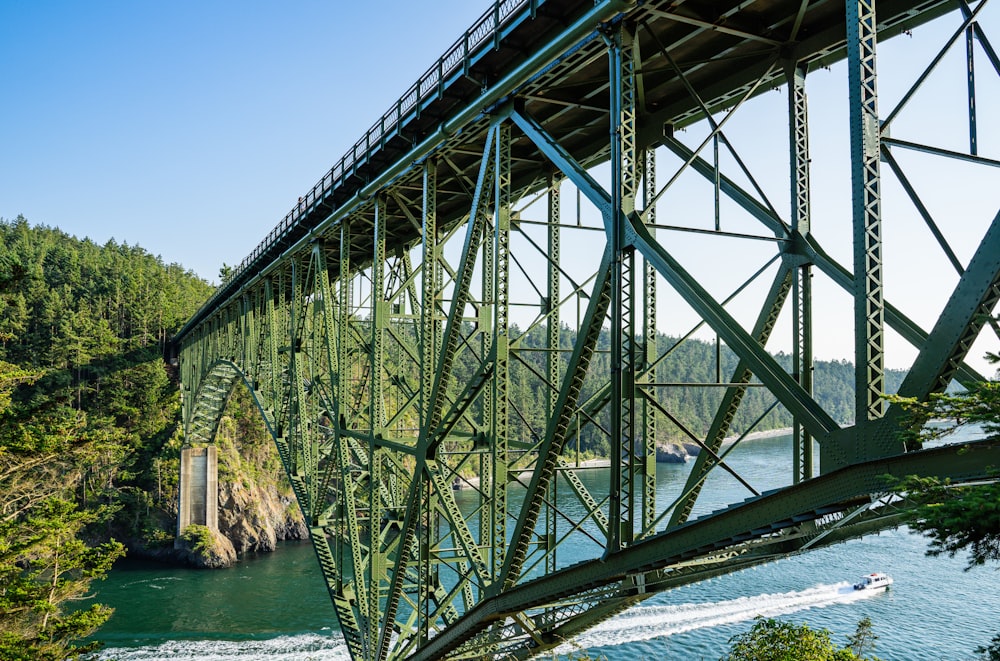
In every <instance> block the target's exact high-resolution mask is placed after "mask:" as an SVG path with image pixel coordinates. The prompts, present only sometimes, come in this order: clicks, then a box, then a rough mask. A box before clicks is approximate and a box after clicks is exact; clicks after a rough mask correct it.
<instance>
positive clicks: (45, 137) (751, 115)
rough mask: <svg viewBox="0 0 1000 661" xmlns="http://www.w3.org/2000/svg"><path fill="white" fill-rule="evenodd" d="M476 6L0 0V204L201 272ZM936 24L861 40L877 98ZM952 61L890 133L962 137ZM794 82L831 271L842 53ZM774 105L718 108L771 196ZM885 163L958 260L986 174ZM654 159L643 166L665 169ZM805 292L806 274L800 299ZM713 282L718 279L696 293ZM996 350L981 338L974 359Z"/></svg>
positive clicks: (989, 135) (939, 283)
mask: <svg viewBox="0 0 1000 661" xmlns="http://www.w3.org/2000/svg"><path fill="white" fill-rule="evenodd" d="M489 4H490V3H489V2H483V1H478V0H477V1H471V0H437V1H436V2H415V1H413V0H410V1H402V0H369V1H367V2H364V3H360V2H329V1H320V0H295V1H292V2H283V3H276V2H262V1H260V0H243V1H240V2H237V1H235V0H200V1H194V0H177V1H174V2H169V3H168V2H153V1H146V2H134V1H126V0H101V1H99V2H70V1H68V0H34V1H28V0H0V98H2V102H0V217H3V218H6V219H11V218H14V217H16V216H17V215H18V214H23V215H24V216H25V217H26V218H27V219H28V220H29V221H30V222H31V223H35V224H38V223H44V224H47V225H50V226H58V227H60V228H61V229H63V230H64V231H66V232H68V233H70V234H73V235H76V236H78V237H84V236H86V237H90V238H91V239H92V240H94V241H95V242H97V243H104V242H106V241H107V240H109V239H111V238H114V239H115V240H116V241H118V242H127V243H129V244H139V245H141V246H142V247H144V248H145V249H146V250H148V251H149V252H151V253H153V254H157V255H160V256H161V257H162V258H163V260H164V261H166V262H177V263H180V264H182V265H184V266H185V267H187V268H190V269H192V270H194V271H195V272H196V273H198V274H199V275H201V276H202V277H204V278H206V279H208V280H210V281H213V280H216V279H217V274H218V271H219V267H220V266H221V265H222V264H223V263H228V264H236V263H239V262H240V261H241V260H242V259H243V257H244V256H245V255H246V254H247V253H249V252H250V251H251V250H252V249H253V248H254V247H255V246H256V245H257V244H258V243H259V241H260V240H261V239H262V238H263V237H264V236H265V235H266V234H267V232H268V231H269V230H270V229H271V228H272V227H273V226H274V225H275V224H276V223H277V222H278V221H279V220H280V219H281V218H282V217H283V216H284V215H285V213H286V212H287V211H288V210H289V209H290V208H291V207H292V205H293V204H294V203H295V201H296V200H297V199H298V196H300V195H302V194H304V193H305V192H306V191H308V190H309V188H311V187H312V185H313V184H314V183H315V182H316V181H317V180H318V179H319V178H320V177H321V176H322V175H323V173H325V172H326V171H327V170H328V169H329V168H330V166H331V165H332V164H333V163H334V162H335V161H336V160H337V159H339V158H340V156H341V155H342V154H344V153H345V152H346V151H347V149H348V148H349V147H350V146H351V145H353V143H354V142H355V141H356V140H357V139H358V138H359V137H360V136H361V135H362V134H363V132H364V131H365V130H367V129H368V127H369V126H371V125H372V124H373V123H374V122H375V120H376V119H377V118H378V117H379V116H380V115H381V114H382V113H383V112H384V111H385V110H386V109H387V108H388V107H389V106H390V105H391V104H392V103H393V102H395V100H396V99H397V98H398V97H399V96H400V95H401V94H402V93H403V92H404V91H405V90H406V89H407V88H408V87H409V86H410V85H411V84H412V83H413V82H414V81H415V80H416V79H417V78H418V77H419V76H420V75H421V74H422V73H423V72H424V71H425V70H426V69H427V68H428V67H429V66H430V65H431V63H432V62H434V61H435V60H436V59H437V57H439V56H440V55H441V54H442V53H443V52H444V51H445V50H446V49H447V47H448V46H450V45H451V43H452V42H453V41H454V40H455V39H457V38H458V36H459V35H460V34H461V33H462V32H463V31H464V30H465V29H467V28H468V27H469V26H470V25H471V24H472V23H473V22H474V21H475V19H476V18H478V17H479V15H481V14H482V13H483V11H484V10H485V8H486V7H487V6H488V5H489ZM996 16H997V8H996V7H989V8H987V9H986V10H985V11H984V13H983V15H982V23H983V26H984V27H985V28H986V31H987V33H988V34H990V35H991V36H992V37H993V39H994V41H995V42H997V43H998V44H1000V21H998V20H997V18H996ZM956 26H957V17H956V15H954V14H953V15H952V16H950V17H948V18H945V19H943V20H941V21H938V22H937V23H935V24H933V25H929V26H924V27H921V28H919V29H918V30H916V31H915V32H914V35H913V36H912V37H901V38H898V39H894V40H892V41H889V42H885V43H880V44H879V55H880V62H879V67H880V80H879V95H880V97H879V103H880V107H881V108H882V111H883V115H884V114H885V113H887V112H888V109H889V108H891V107H892V106H893V104H894V103H895V102H896V100H898V99H899V98H900V96H901V95H902V94H903V93H904V91H905V89H906V87H907V86H908V85H909V84H910V83H911V82H912V81H913V80H914V79H915V78H916V76H917V75H918V74H919V73H920V69H921V68H922V66H923V65H924V64H925V63H926V62H927V61H929V59H930V58H931V57H932V56H933V53H934V52H935V50H936V49H937V48H939V47H940V46H941V45H942V44H943V42H944V40H945V39H946V38H947V37H948V35H949V34H951V32H952V31H954V30H955V28H956ZM963 57H964V48H959V49H958V50H957V51H955V52H953V53H952V54H951V55H949V56H948V57H947V58H945V60H944V61H943V62H942V64H941V66H940V67H939V72H937V73H935V75H934V76H933V77H932V81H931V84H929V85H928V88H927V89H926V90H924V91H923V92H921V93H919V94H918V95H917V96H916V97H914V100H913V102H911V104H910V105H909V106H908V107H907V109H906V110H905V111H904V112H903V113H901V114H900V116H899V119H898V120H897V122H896V123H895V124H894V126H893V136H894V137H899V138H903V139H913V140H916V141H925V142H930V143H933V144H936V145H939V146H943V147H948V148H952V149H964V148H966V145H965V143H966V141H967V137H966V136H967V130H968V129H967V125H966V123H965V120H964V116H963V113H964V112H965V98H964V94H965V93H964V78H963V67H964V64H963ZM977 77H978V80H979V82H980V84H981V91H980V94H981V96H980V98H979V108H980V114H981V117H982V118H983V119H982V124H981V126H980V139H981V150H982V151H981V153H983V154H984V155H991V156H992V157H993V158H997V157H998V154H1000V150H998V149H997V147H998V145H1000V135H998V133H997V129H998V126H997V123H996V122H995V121H993V122H990V121H989V118H990V117H995V116H996V115H997V110H996V109H997V100H998V99H1000V82H998V81H1000V78H998V76H996V75H995V73H994V72H993V71H992V70H991V69H990V67H989V65H988V63H987V62H986V59H985V58H983V57H982V56H981V55H980V57H979V59H978V60H977ZM808 84H809V94H810V118H811V135H810V141H811V147H812V150H813V154H812V155H813V202H814V204H813V215H814V218H813V228H814V233H815V234H816V235H817V236H818V237H819V238H820V239H821V241H823V243H824V245H825V246H826V248H827V249H828V250H829V251H830V252H831V253H833V254H834V255H835V256H836V257H837V258H838V259H840V260H841V262H842V263H844V264H846V265H848V266H850V264H851V255H850V244H849V242H845V241H844V238H845V237H846V238H847V239H849V238H850V205H849V200H850V187H849V177H848V176H847V175H849V170H848V169H847V162H848V161H847V158H848V149H847V124H846V116H847V115H846V102H847V101H846V99H847V95H846V76H845V72H844V66H843V65H835V66H833V67H832V68H831V69H830V70H820V71H815V72H812V73H811V74H810V76H809V80H808ZM784 113H785V99H784V92H783V91H780V90H779V91H776V92H774V93H770V92H769V93H766V94H764V95H762V96H761V97H760V98H759V99H755V100H753V102H751V103H749V104H748V106H747V108H746V109H744V110H741V111H740V113H739V114H737V115H736V116H735V117H734V118H733V120H732V122H730V124H728V125H727V135H728V136H729V137H730V139H731V141H732V142H733V143H734V144H735V145H736V146H737V148H738V149H739V150H740V154H741V156H742V157H743V158H744V159H745V160H747V161H748V162H749V163H750V166H751V168H752V169H753V170H754V171H755V174H756V175H757V176H759V177H761V181H762V185H764V186H765V188H767V190H768V194H769V195H770V196H771V199H772V200H773V201H774V203H775V205H776V207H777V208H778V209H779V210H781V211H782V212H783V213H787V211H786V210H787V208H788V193H787V176H788V169H787V168H788V165H787V147H786V145H787V128H786V126H785V124H784V119H783V117H784ZM705 131H706V129H705V127H704V126H701V127H698V126H695V127H691V128H690V129H688V131H686V132H685V133H684V134H682V139H684V140H685V141H687V142H689V143H691V144H697V143H698V142H700V140H701V138H702V137H703V136H704V134H705ZM899 158H900V160H901V161H902V162H904V167H905V168H906V169H907V172H908V176H910V177H912V178H913V180H914V182H915V183H916V184H917V185H918V187H921V190H922V191H923V194H925V195H926V197H925V201H926V202H927V204H928V206H929V207H931V208H932V211H933V212H934V213H935V217H936V220H937V221H938V222H939V223H940V224H942V226H943V227H945V228H946V229H947V230H949V233H950V234H952V235H957V236H955V238H954V241H955V248H956V251H957V252H958V253H959V256H960V258H961V259H962V260H963V261H965V260H967V259H968V258H969V257H970V256H971V251H972V250H973V249H974V247H975V245H976V244H977V243H978V240H979V237H981V235H982V231H983V230H984V229H985V226H986V224H987V223H988V222H989V220H990V219H991V218H992V217H993V215H994V214H995V213H996V212H997V208H998V204H997V198H996V195H995V193H994V191H996V190H998V189H1000V176H998V174H1000V173H998V170H997V169H995V168H994V169H987V171H984V170H983V169H982V168H978V169H976V168H971V167H970V166H965V165H960V164H955V163H954V162H950V163H949V162H942V161H941V160H934V159H931V158H930V157H926V156H923V155H919V154H904V155H901V156H900V157H899ZM663 163H664V165H662V166H661V171H662V172H664V173H665V172H667V171H668V170H670V172H672V171H673V170H672V168H673V167H675V166H673V165H669V166H668V165H667V163H668V161H663ZM886 170H887V168H885V167H884V166H883V174H884V175H885V173H886ZM696 189H697V190H700V191H701V192H700V200H697V201H693V200H684V199H681V200H676V199H673V200H672V199H671V196H672V195H673V193H671V194H669V195H668V196H665V198H664V199H665V200H670V202H669V205H668V207H667V208H668V209H671V210H673V211H671V212H670V213H671V214H672V215H676V214H677V211H676V210H684V212H685V213H687V214H688V215H691V216H692V217H694V216H697V217H699V218H701V219H702V220H703V219H704V218H702V217H707V216H710V215H711V212H710V210H707V209H706V206H705V205H706V204H708V206H709V207H710V206H711V194H710V193H709V194H708V195H706V194H705V189H704V182H703V181H700V180H698V178H697V177H693V178H692V181H691V183H690V185H688V184H687V183H685V186H683V187H681V190H682V193H683V191H687V190H692V191H694V190H696ZM883 195H884V199H885V211H884V214H883V218H884V233H885V236H886V241H887V246H886V251H885V252H886V257H885V259H886V296H887V299H889V300H891V301H893V303H894V304H896V305H898V306H899V307H902V308H903V309H904V311H906V312H907V313H908V314H910V315H911V316H912V317H913V318H914V319H916V320H917V321H918V322H919V323H921V324H923V325H924V326H925V327H926V328H929V327H930V325H931V324H932V323H933V320H934V319H935V318H936V316H937V311H938V310H939V309H940V306H941V305H943V303H944V301H945V300H946V299H947V295H948V293H949V292H950V290H951V287H953V286H954V281H955V277H956V276H955V274H954V272H953V271H952V272H951V273H949V272H948V269H949V267H948V266H947V264H946V263H944V262H943V258H941V257H940V256H939V254H938V253H939V251H938V250H937V248H936V246H934V245H933V243H932V242H931V240H930V238H929V233H928V232H927V231H926V228H923V227H921V223H920V221H919V218H917V217H916V214H915V213H914V211H913V209H912V205H910V204H909V202H908V201H906V200H905V199H904V198H903V196H902V194H901V191H900V189H899V186H898V184H896V183H895V182H894V181H892V180H891V178H890V177H885V176H884V186H883ZM699 205H700V207H699ZM729 206H730V207H731V205H729ZM689 209H690V210H691V211H688V210H689ZM726 213H727V218H728V217H729V214H730V211H729V210H727V211H726ZM728 222H729V221H728V219H727V223H728ZM738 222H739V221H736V224H737V226H738ZM728 226H729V227H731V228H734V227H733V225H732V224H730V225H728ZM672 245H673V246H674V250H677V252H678V254H685V253H686V254H690V255H699V254H700V255H704V254H711V253H704V252H698V251H699V250H700V251H704V250H716V247H715V245H718V244H717V242H716V244H715V245H708V246H706V245H705V244H704V243H698V240H697V239H691V246H692V248H691V249H689V250H682V249H681V250H679V249H678V248H677V245H678V244H676V243H674V244H672ZM739 250H743V249H742V248H740V249H739ZM722 255H724V252H720V253H717V254H714V255H712V256H711V258H710V259H704V258H700V259H696V260H694V263H693V264H691V265H690V267H689V268H690V269H691V271H692V272H693V273H695V275H697V276H698V277H702V276H703V277H704V278H705V281H708V280H710V279H712V278H716V277H721V275H723V274H722V273H721V272H722V271H723V270H724V271H726V273H725V274H724V275H729V276H731V277H736V275H739V272H738V271H737V270H736V269H733V268H730V269H721V270H720V269H719V268H717V267H716V264H717V263H719V262H720V261H725V257H724V256H722ZM699 262H700V263H699ZM699 268H702V269H703V272H701V273H699ZM748 268H749V267H748ZM753 268H756V266H754V267H753ZM940 273H943V274H944V277H940V276H939V274H940ZM921 278H924V279H925V280H924V281H922V280H921ZM913 283H917V284H918V285H919V286H916V287H913V286H909V285H912V284H913ZM904 284H905V285H907V286H905V287H904V286H902V285H904ZM897 285H899V286H897ZM823 287H824V285H823V283H822V282H821V281H820V280H819V279H817V292H818V295H819V293H823ZM730 290H731V287H730V284H729V283H727V284H726V285H725V286H722V285H720V286H719V287H718V288H716V289H715V292H713V293H717V296H718V297H719V298H723V297H724V294H722V293H721V292H723V291H730ZM529 293H530V292H529ZM831 297H832V299H831V300H833V301H834V302H833V303H831V304H829V305H828V304H826V302H825V301H826V300H827V299H823V302H822V303H821V304H818V305H817V310H816V315H817V327H818V329H817V336H818V338H817V355H818V357H820V358H850V357H851V356H852V355H853V349H852V348H851V346H850V341H851V337H852V335H851V331H850V316H851V307H850V301H849V299H847V298H846V297H844V296H843V294H841V293H839V292H833V293H831ZM661 298H662V300H663V303H662V304H661V305H663V306H664V307H665V308H666V307H667V306H672V305H673V303H670V302H668V301H670V298H669V296H667V295H666V294H664V295H662V296H661ZM818 300H819V299H818ZM679 309H680V308H676V309H674V308H671V309H669V310H665V313H663V314H661V319H664V320H666V319H673V320H674V321H676V322H677V326H676V327H672V328H665V329H664V330H666V331H667V332H673V333H681V332H685V331H686V330H687V328H688V327H689V325H688V322H689V321H691V320H692V319H693V317H690V316H685V315H684V314H682V313H681V312H679V311H678V310H679ZM747 309H748V310H749V311H750V312H751V313H752V312H754V311H755V309H756V308H755V307H754V305H750V306H748V308H747ZM748 325H749V322H748ZM786 339H787V338H786ZM890 343H891V344H890V351H889V354H888V355H887V364H888V365H890V366H904V365H906V364H908V361H909V360H911V359H912V356H913V355H914V351H913V350H912V349H910V348H909V347H905V346H902V347H901V345H900V343H899V341H898V340H897V339H893V338H892V337H890ZM785 344H787V342H786V343H785ZM995 345H996V342H995V338H993V341H992V344H987V345H982V346H981V347H977V348H975V349H974V350H973V356H976V357H978V356H981V355H982V353H983V351H985V350H986V349H992V350H996V346H995ZM900 347H901V348H900ZM769 348H772V347H769ZM773 348H774V349H785V350H788V347H787V346H784V345H782V344H780V343H779V344H778V345H777V346H775V347H773ZM975 362H978V363H979V364H982V363H981V361H978V360H976V361H975ZM983 369H985V366H983Z"/></svg>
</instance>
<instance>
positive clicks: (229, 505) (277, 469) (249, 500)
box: [216, 388, 309, 555]
mask: <svg viewBox="0 0 1000 661" xmlns="http://www.w3.org/2000/svg"><path fill="white" fill-rule="evenodd" d="M216 445H217V446H218V448H219V532H220V533H221V534H222V536H224V537H225V538H226V539H228V540H229V542H230V543H231V544H232V546H233V548H234V549H235V552H236V554H238V555H243V554H245V553H262V552H270V551H273V550H274V548H275V546H276V544H277V542H279V541H282V540H286V539H306V538H307V537H308V535H309V531H308V529H307V528H306V525H305V522H304V520H303V518H302V512H301V510H300V509H299V506H298V503H297V502H296V500H295V496H294V494H293V493H292V487H291V485H290V484H289V482H288V478H287V477H286V475H285V472H284V468H283V467H282V465H281V460H280V458H279V456H278V450H277V448H275V447H274V441H273V440H272V439H271V437H270V436H269V435H268V434H267V432H266V430H265V429H264V425H263V423H262V422H261V420H260V417H259V414H258V413H257V411H256V410H255V409H254V408H253V404H252V403H251V401H250V398H249V396H247V395H246V393H245V392H243V390H242V388H237V392H236V393H234V395H233V401H231V402H230V406H229V408H228V409H227V415H226V417H224V418H223V420H222V424H220V425H219V433H218V435H217V437H216Z"/></svg>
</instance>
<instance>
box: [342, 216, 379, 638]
mask: <svg viewBox="0 0 1000 661" xmlns="http://www.w3.org/2000/svg"><path fill="white" fill-rule="evenodd" d="M351 240H352V239H351V223H350V218H344V219H343V220H342V221H341V225H340V254H339V260H338V272H337V293H338V294H339V298H338V300H337V306H338V307H339V313H338V314H337V317H338V318H337V328H336V331H335V332H336V334H337V367H338V370H337V374H336V375H335V379H336V390H335V392H336V393H337V409H338V410H337V411H336V412H335V414H336V415H337V417H338V420H335V421H334V422H335V424H337V425H341V424H343V421H344V420H345V418H346V416H347V415H349V414H350V411H349V408H348V407H349V405H350V401H351V371H352V370H353V366H352V365H351V362H350V351H349V348H348V347H349V341H350V340H349V338H350V330H349V324H350V319H351ZM337 451H338V463H339V464H340V469H341V479H342V480H344V484H343V487H342V488H341V489H340V492H341V493H342V494H344V513H345V516H346V518H345V519H344V521H345V524H346V527H347V531H346V532H347V538H348V541H349V544H350V547H351V563H352V564H351V566H352V567H353V569H354V575H353V578H352V580H351V585H350V587H351V588H353V592H354V597H355V599H353V600H351V599H350V598H348V599H346V601H347V602H348V603H350V606H351V608H352V610H353V615H354V617H355V619H356V620H357V622H358V630H359V637H360V638H361V639H362V640H363V641H364V643H363V645H364V647H365V648H366V649H369V650H370V649H372V647H371V641H370V640H369V639H368V636H369V635H370V632H371V626H372V625H371V622H372V620H377V619H378V614H377V613H372V612H371V611H370V610H369V609H370V608H371V601H370V599H369V596H368V583H367V581H365V580H364V576H365V557H364V555H363V551H364V549H363V547H362V530H361V522H360V520H359V518H358V510H359V509H360V506H361V504H360V503H358V501H357V497H356V493H355V488H354V486H355V485H354V484H353V480H352V479H351V477H350V476H351V468H350V467H351V466H352V465H353V464H354V463H355V462H354V461H353V460H352V458H351V449H350V440H349V439H348V438H347V437H344V436H342V437H341V438H340V443H339V444H338V448H337Z"/></svg>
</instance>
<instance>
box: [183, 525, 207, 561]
mask: <svg viewBox="0 0 1000 661" xmlns="http://www.w3.org/2000/svg"><path fill="white" fill-rule="evenodd" d="M181 539H182V540H184V542H186V543H187V545H188V546H190V547H191V550H192V551H194V552H195V553H198V554H200V555H206V554H208V553H211V551H212V550H213V549H214V548H215V540H214V539H213V537H212V530H211V529H210V528H209V527H208V526H203V525H199V524H197V523H192V524H191V525H189V526H188V527H187V528H185V529H184V530H182V531H181Z"/></svg>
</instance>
